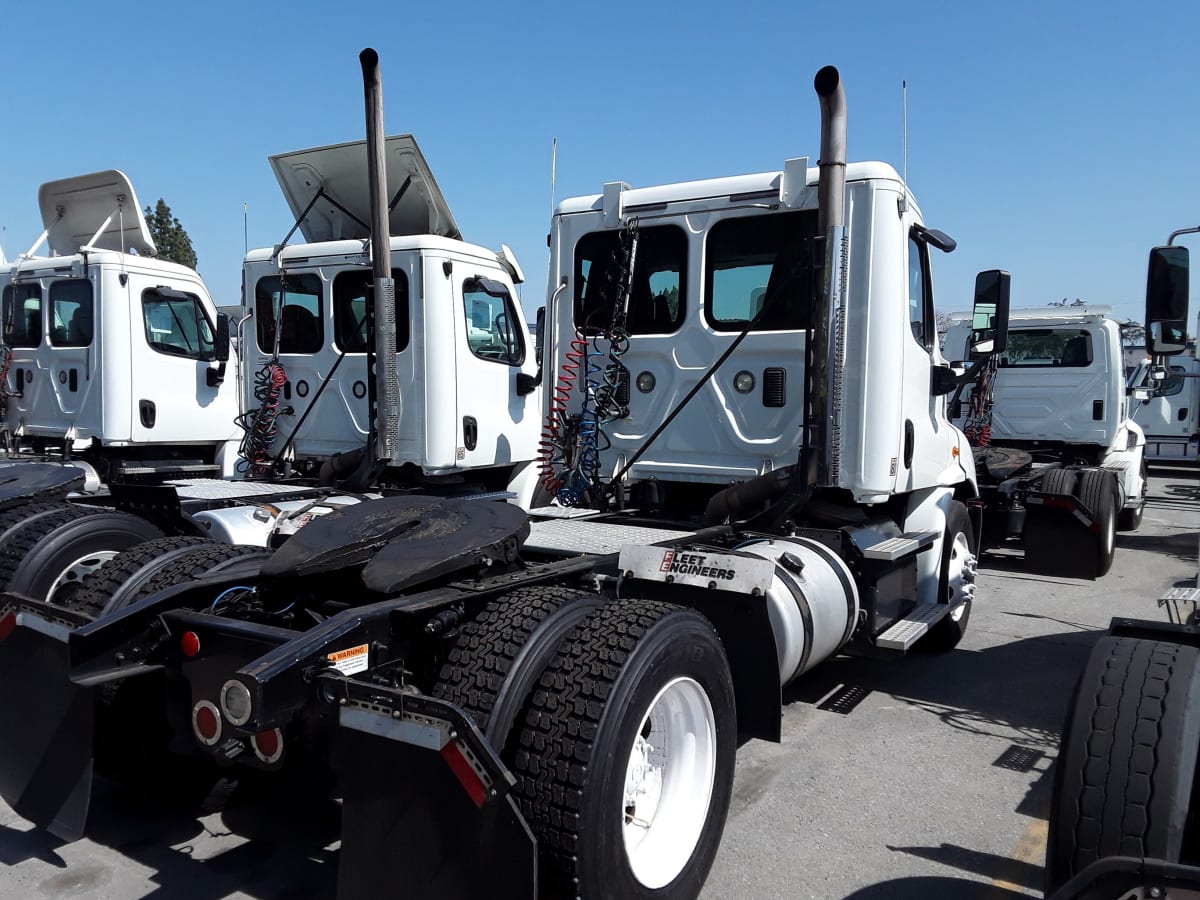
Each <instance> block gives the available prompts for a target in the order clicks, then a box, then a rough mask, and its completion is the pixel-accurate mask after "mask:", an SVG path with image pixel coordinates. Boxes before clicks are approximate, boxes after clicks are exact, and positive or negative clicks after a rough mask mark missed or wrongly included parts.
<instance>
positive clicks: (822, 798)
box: [0, 468, 1200, 900]
mask: <svg viewBox="0 0 1200 900" xmlns="http://www.w3.org/2000/svg"><path fill="white" fill-rule="evenodd" d="M1198 531H1200V470H1197V469H1195V468H1176V469H1154V470H1152V471H1151V481H1150V496H1149V500H1148V503H1147V508H1146V514H1145V518H1144V520H1143V522H1142V526H1141V528H1140V530H1139V531H1137V532H1135V533H1132V534H1120V535H1118V540H1117V548H1118V549H1117V555H1116V561H1115V563H1114V565H1113V568H1112V571H1111V572H1110V573H1109V574H1108V575H1106V576H1105V577H1104V578H1102V579H1100V580H1098V581H1085V580H1078V579H1070V578H1046V577H1040V576H1035V575H1031V574H1029V573H1027V572H1026V571H1024V568H1023V564H1022V560H1021V559H1020V553H1019V551H1014V550H1001V551H998V552H995V553H989V554H987V555H985V557H984V558H983V560H982V561H981V565H980V577H979V586H978V593H977V599H976V603H975V608H974V610H973V612H972V617H971V623H970V628H969V630H968V633H967V636H966V637H965V639H964V640H963V643H962V644H961V645H960V647H959V648H958V649H957V650H955V651H953V652H951V653H949V654H945V655H940V656H927V655H920V654H910V655H909V656H907V657H905V658H902V659H896V660H867V659H855V658H849V657H839V658H837V659H835V660H832V661H830V662H827V663H825V664H824V665H822V666H819V667H817V668H816V669H814V670H813V671H812V672H810V673H808V674H807V675H806V676H805V677H803V678H802V679H800V681H799V682H798V683H797V684H795V685H793V686H791V687H790V688H789V689H788V690H787V691H786V693H785V708H784V714H783V740H782V742H781V743H779V744H769V743H764V742H761V741H751V742H748V743H746V744H745V745H744V746H743V747H742V748H741V749H740V751H739V753H738V761H737V776H736V781H735V785H734V794H733V803H732V806H731V810H730V815H729V820H728V823H727V825H726V828H725V836H724V839H723V841H722V844H721V849H720V852H719V855H718V858H717V861H716V864H715V866H714V867H713V870H712V873H711V874H710V876H709V879H708V883H707V885H706V887H705V890H704V893H703V896H704V897H705V898H707V900H718V898H726V897H729V898H733V897H737V898H743V897H755V898H789V900H802V898H814V900H815V898H821V900H829V898H845V900H876V898H888V900H906V898H911V900H917V898H921V900H927V898H932V897H937V898H945V900H973V898H979V900H1004V898H1016V897H1026V896H1035V897H1036V896H1041V883H1042V862H1043V856H1044V847H1045V834H1046V814H1047V810H1048V807H1049V798H1050V790H1051V783H1052V778H1053V774H1052V773H1053V763H1054V756H1055V752H1056V748H1057V743H1058V736H1059V728H1060V725H1061V722H1062V720H1063V717H1064V714H1065V710H1066V705H1067V700H1068V696H1069V693H1070V691H1071V689H1072V686H1073V683H1074V680H1075V678H1076V677H1077V675H1078V673H1079V671H1080V669H1081V667H1082V665H1083V663H1084V660H1085V659H1086V657H1087V654H1088V652H1089V649H1090V647H1091V645H1092V643H1093V642H1094V641H1095V640H1096V638H1097V637H1098V636H1099V635H1100V634H1102V633H1103V631H1104V629H1105V628H1106V627H1107V625H1108V622H1109V620H1110V619H1111V618H1112V617H1113V616H1137V617H1142V618H1152V619H1162V618H1165V614H1164V613H1163V611H1162V610H1160V609H1159V608H1158V606H1157V604H1156V598H1157V597H1158V596H1160V594H1161V593H1162V592H1163V591H1164V590H1166V589H1168V588H1171V587H1190V586H1194V585H1195V584H1196V580H1195V579H1196V571H1197V552H1198V549H1200V543H1198V542H1200V534H1198ZM6 688H8V686H6ZM149 787H150V790H149V791H148V792H147V793H146V794H145V795H142V796H134V795H130V794H128V793H126V792H123V791H120V790H118V789H117V788H115V787H113V786H111V785H107V784H104V783H102V782H99V783H98V785H97V795H96V800H95V802H94V804H93V807H92V815H91V819H90V823H89V833H88V837H87V838H86V839H84V840H81V841H77V842H74V843H70V844H64V843H62V842H61V841H58V840H56V839H54V838H52V837H50V836H49V835H46V834H44V833H42V832H39V831H35V830H32V829H31V827H30V826H29V824H28V823H26V822H24V821H23V820H21V819H20V818H18V817H17V816H16V815H15V814H13V813H12V812H11V811H10V810H9V809H8V808H7V807H6V806H4V805H3V804H2V803H0V897H22V898H24V897H53V898H58V897H73V898H89V900H101V898H103V900H110V898H159V900H166V898H170V900H217V898H226V897H237V898H258V900H267V898H271V900H275V898H292V897H294V898H309V897H323V896H332V894H333V890H334V884H335V880H336V866H337V832H338V817H337V810H336V807H334V806H332V805H331V804H325V803H317V802H315V801H313V800H312V799H311V794H309V793H306V792H304V791H303V790H298V789H297V790H293V789H292V786H290V785H289V786H280V787H279V788H278V790H277V791H275V792H274V793H273V794H272V795H270V796H263V797H258V798H253V797H251V798H239V797H238V796H237V795H236V794H235V795H234V796H233V797H231V798H228V800H227V802H226V798H223V797H222V796H221V795H220V794H219V792H218V793H217V794H214V795H213V796H211V797H210V798H209V806H210V809H213V810H215V811H213V812H210V813H208V814H206V815H203V816H199V817H197V816H196V815H188V814H183V813H180V812H177V811H171V810H167V809H163V808H161V807H160V806H159V805H158V804H157V803H156V799H155V794H156V793H157V786H154V785H151V786H149ZM392 889H395V890H396V891H397V893H400V892H402V889H403V874H402V873H399V872H397V873H396V881H395V884H394V885H390V886H388V888H387V890H388V891H389V892H390V891H391V890H392ZM401 895H402V894H401Z"/></svg>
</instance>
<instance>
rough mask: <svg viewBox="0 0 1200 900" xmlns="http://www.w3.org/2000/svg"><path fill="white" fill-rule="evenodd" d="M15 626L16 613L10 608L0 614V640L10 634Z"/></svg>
mask: <svg viewBox="0 0 1200 900" xmlns="http://www.w3.org/2000/svg"><path fill="white" fill-rule="evenodd" d="M16 627H17V614H16V613H15V612H14V611H13V610H11V609H10V610H9V611H8V612H6V613H5V614H4V615H3V616H0V641H2V640H4V639H5V638H6V637H8V636H9V635H10V634H12V633H13V629H14V628H16Z"/></svg>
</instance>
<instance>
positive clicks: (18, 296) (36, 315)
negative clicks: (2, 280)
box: [0, 281, 42, 348]
mask: <svg viewBox="0 0 1200 900" xmlns="http://www.w3.org/2000/svg"><path fill="white" fill-rule="evenodd" d="M0 315H2V316H3V325H2V327H3V337H4V341H3V343H4V344H5V345H6V346H8V347H22V348H31V347H37V346H38V345H40V344H41V343H42V286H41V285H40V284H38V283H37V282H36V281H34V282H30V283H29V284H9V285H6V286H5V288H4V298H3V307H2V309H0Z"/></svg>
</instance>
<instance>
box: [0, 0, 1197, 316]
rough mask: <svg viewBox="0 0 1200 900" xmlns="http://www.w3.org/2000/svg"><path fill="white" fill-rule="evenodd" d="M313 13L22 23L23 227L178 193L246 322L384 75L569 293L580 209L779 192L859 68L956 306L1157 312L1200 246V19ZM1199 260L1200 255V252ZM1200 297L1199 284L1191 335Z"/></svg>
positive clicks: (16, 138)
mask: <svg viewBox="0 0 1200 900" xmlns="http://www.w3.org/2000/svg"><path fill="white" fill-rule="evenodd" d="M825 6H827V7H828V11H825V10H824V8H823V7H821V6H819V5H818V4H813V3H795V2H787V3H783V2H778V3H762V2H755V0H741V2H737V3H728V2H724V3H714V2H709V0H702V2H690V3H687V4H659V3H652V2H645V0H643V2H638V3H628V2H624V0H620V2H614V0H609V2H602V3H596V4H581V3H563V2H556V3H545V2H538V3H525V4H506V3H487V4H481V5H476V4H472V3H469V2H459V3H440V4H427V3H398V2H395V0H391V2H387V3H378V2H367V0H361V2H355V3H317V2H311V0H289V2H284V3H259V2H254V0H243V2H239V3H230V2H226V0H210V2H207V3H203V4H175V3H162V2H156V3H145V2H140V0H136V2H123V3H118V4H109V5H107V6H100V7H97V6H96V5H94V4H83V3H77V2H73V0H68V2H65V3H59V4H55V5H53V7H52V8H49V7H38V6H37V5H36V4H29V3H23V4H7V5H6V9H5V11H4V12H3V13H2V14H0V21H2V22H3V30H4V35H5V41H4V51H3V52H2V53H0V92H2V95H3V97H4V100H5V102H4V110H5V112H4V124H3V127H2V130H0V134H2V137H0V172H2V181H0V226H3V227H4V232H3V245H4V249H5V251H6V252H7V253H8V255H9V256H10V257H12V256H13V255H15V254H16V253H18V252H21V251H24V250H25V249H27V248H28V246H29V245H30V244H31V243H32V242H33V239H34V238H35V237H36V236H37V234H38V233H39V232H40V230H41V225H40V219H39V217H38V212H37V202H36V191H37V186H38V185H39V184H40V183H41V182H43V181H47V180H52V179H55V178H61V177H66V176H68V175H74V174H80V173H83V172H89V171H96V170H99V169H105V168H119V169H122V170H124V171H125V172H126V173H127V174H128V175H129V176H130V177H131V178H132V180H133V183H134V187H135V188H136V190H137V192H138V196H139V200H140V201H141V203H142V205H147V204H153V203H154V202H155V201H156V200H157V199H158V198H159V197H163V198H165V200H166V202H167V203H168V205H169V206H170V207H171V209H172V211H173V212H174V213H175V215H177V216H178V217H179V219H180V221H181V222H182V223H183V225H184V227H185V228H186V229H187V231H188V233H189V234H190V235H191V238H192V242H193V244H194V246H195V248H196V251H197V253H198V255H199V260H200V263H199V268H200V271H201V273H202V274H203V275H204V277H205V280H206V281H207V282H208V284H209V286H210V289H211V290H212V291H213V293H214V294H215V295H216V296H217V298H218V302H219V303H222V304H233V303H236V302H237V299H238V291H239V284H240V264H241V257H242V250H243V230H242V226H243V222H242V204H243V202H245V203H247V204H248V207H249V242H250V246H251V247H255V246H267V245H270V244H273V243H276V242H277V241H279V240H280V239H281V238H282V237H283V235H284V234H285V233H286V231H287V230H288V228H289V227H290V226H291V216H290V214H289V212H288V209H287V206H286V204H285V203H284V200H283V198H282V196H281V194H280V193H279V191H278V188H277V187H276V184H275V179H274V176H273V175H272V173H271V171H270V168H269V166H268V165H267V162H266V158H267V156H268V155H269V154H274V153H281V152H285V151H289V150H297V149H301V148H306V147H314V146H319V145H322V144H330V143H338V142H342V141H348V140H358V139H361V137H362V136H363V128H364V126H363V111H362V84H361V75H360V70H359V65H358V59H357V55H358V52H359V51H360V50H361V49H362V48H364V47H367V46H371V47H374V48H376V49H377V50H378V51H379V54H380V58H381V62H382V70H383V82H384V99H385V123H386V130H387V132H388V133H390V134H398V133H404V132H411V133H413V134H414V135H416V137H417V140H418V141H419V142H420V144H421V146H422V148H423V150H424V152H425V156H426V158H427V159H428V160H429V162H430V165H431V166H432V168H433V170H434V173H435V175H436V177H437V178H438V181H439V182H440V184H441V187H442V190H443V191H444V193H445V194H446V197H447V199H448V201H449V203H450V206H451V208H452V210H453V211H454V214H455V216H456V218H457V220H458V223H459V225H460V227H461V228H462V230H463V233H464V236H465V237H466V238H467V239H468V240H471V241H474V242H476V243H480V244H484V245H486V246H490V247H498V246H499V244H500V242H502V241H503V242H505V243H507V244H509V245H510V246H512V247H513V249H514V251H515V252H516V254H517V257H518V259H519V260H520V261H521V263H522V265H523V266H524V268H525V271H526V273H527V275H528V278H529V283H528V284H527V285H526V286H525V292H524V301H525V304H526V306H527V307H533V306H536V305H538V304H539V303H540V302H541V301H542V297H543V295H544V290H545V270H546V244H545V235H546V231H547V226H548V221H549V213H550V205H551V195H550V142H551V138H552V137H555V136H556V137H557V138H558V185H557V192H556V193H557V197H558V198H559V199H561V198H563V197H566V196H571V195H575V194H586V193H597V192H599V191H600V189H601V185H602V184H603V183H604V182H606V181H616V180H624V181H627V182H629V183H631V184H633V185H635V186H642V185H650V184H660V183H664V182H670V181H681V180H688V179H693V178H707V177H714V176H722V175H734V174H740V173H745V172H760V171H769V170H776V169H779V168H781V167H782V164H783V160H784V159H785V158H787V157H792V156H804V155H807V156H810V157H812V158H813V159H814V160H815V159H816V157H817V154H818V134H819V123H818V111H817V102H816V98H815V96H814V94H813V90H812V77H813V74H814V73H815V72H816V71H817V69H818V68H820V66H822V65H825V64H827V63H832V64H834V65H837V66H838V67H839V68H840V69H841V71H842V75H843V78H844V81H845V84H846V91H847V101H848V106H849V156H850V158H851V159H852V160H854V159H883V160H886V161H888V162H891V163H893V164H894V165H896V167H897V168H899V167H900V163H901V90H900V84H901V81H902V80H903V79H907V81H908V86H909V99H908V132H909V160H908V176H909V182H910V184H911V186H912V188H913V190H914V192H915V193H916V195H917V197H918V200H919V202H920V204H921V207H922V210H923V212H924V214H925V218H926V221H927V223H928V224H929V225H930V226H931V227H936V228H940V229H942V230H944V231H946V232H948V233H949V234H951V235H952V236H954V237H955V238H956V239H957V240H958V242H959V249H958V250H957V251H956V252H955V253H954V254H953V255H951V256H949V257H941V258H939V259H937V260H936V261H935V266H936V268H935V286H936V291H937V298H938V307H939V309H943V310H957V309H963V308H966V307H967V306H969V304H970V297H971V290H972V285H973V279H974V273H975V272H976V271H978V270H979V269H983V268H990V267H996V266H999V267H1003V268H1006V269H1008V270H1009V271H1010V272H1011V273H1012V276H1013V303H1014V305H1015V306H1032V305H1041V304H1044V303H1046V302H1049V301H1053V300H1058V299H1061V298H1063V297H1067V298H1070V299H1073V298H1076V297H1079V298H1082V299H1084V300H1087V301H1088V302H1090V303H1092V304H1111V305H1112V306H1113V307H1114V308H1115V309H1116V311H1117V312H1118V313H1119V314H1121V315H1124V316H1129V317H1133V318H1140V316H1141V306H1142V301H1143V295H1144V291H1145V269H1146V254H1147V250H1148V248H1149V247H1150V246H1152V245H1154V244H1156V243H1162V242H1163V241H1165V239H1166V236H1167V234H1168V233H1169V232H1170V231H1172V230H1174V229H1176V228H1181V227H1184V226H1190V225H1197V224H1200V99H1198V98H1200V90H1198V88H1197V74H1196V73H1197V69H1196V60H1197V53H1198V52H1200V45H1198V44H1197V40H1198V37H1197V36H1198V35H1200V3H1196V2H1195V0H1189V2H1164V3H1159V4H1154V5H1150V6H1140V7H1139V6H1137V5H1130V4H1128V3H1121V4H1115V3H1109V2H1104V0H1100V2H1090V3H1052V2H1045V0H1043V2H1040V3H1025V2H1009V3H1004V4H991V5H986V6H985V4H981V3H958V4H950V3H937V4H911V3H896V2H891V3H886V4H884V3H878V4H874V3H851V2H839V3H829V4H826V5H825ZM1191 246H1192V247H1193V248H1194V250H1195V251H1196V252H1195V253H1194V254H1193V255H1194V257H1195V265H1196V266H1197V267H1200V241H1197V240H1195V239H1191ZM1198 285H1200V278H1198V276H1196V275H1195V274H1193V277H1192V293H1193V299H1192V308H1191V313H1190V317H1189V330H1192V329H1194V327H1195V321H1196V312H1197V309H1198V308H1200V298H1198V297H1197V294H1198V292H1200V290H1198Z"/></svg>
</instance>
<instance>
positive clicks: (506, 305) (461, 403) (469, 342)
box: [454, 265, 541, 468]
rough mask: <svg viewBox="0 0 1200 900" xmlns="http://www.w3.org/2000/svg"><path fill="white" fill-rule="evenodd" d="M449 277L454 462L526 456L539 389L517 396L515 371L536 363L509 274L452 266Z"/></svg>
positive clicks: (531, 447) (536, 425)
mask: <svg viewBox="0 0 1200 900" xmlns="http://www.w3.org/2000/svg"><path fill="white" fill-rule="evenodd" d="M460 272H461V273H463V274H462V275H461V276H460ZM454 276H455V303H454V307H455V313H454V318H455V325H456V331H457V332H458V339H457V340H456V351H455V357H456V360H457V368H458V379H457V380H458V386H457V395H458V415H459V422H458V426H459V444H458V448H459V449H458V451H457V455H458V457H459V460H458V464H459V465H460V466H462V467H464V468H478V467H481V466H492V465H504V464H508V463H514V462H521V461H527V460H532V459H534V458H535V457H536V455H537V443H538V436H539V434H540V424H541V423H540V409H539V405H538V399H537V398H538V395H537V394H536V393H530V394H526V395H524V396H521V395H519V394H518V393H517V374H518V373H519V372H521V371H525V372H526V373H527V374H530V375H532V374H534V373H535V372H536V369H537V365H536V360H534V353H533V347H532V346H531V343H530V341H529V337H528V333H527V332H526V329H525V327H524V325H523V324H522V321H523V320H522V319H521V318H519V317H518V315H517V311H516V306H515V303H514V301H513V296H512V289H511V288H510V286H509V282H508V279H507V278H505V277H504V276H503V275H502V274H501V273H500V272H499V271H498V270H489V269H486V268H483V267H479V268H476V269H474V270H472V269H471V268H469V267H468V266H458V265H456V266H455V268H454Z"/></svg>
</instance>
